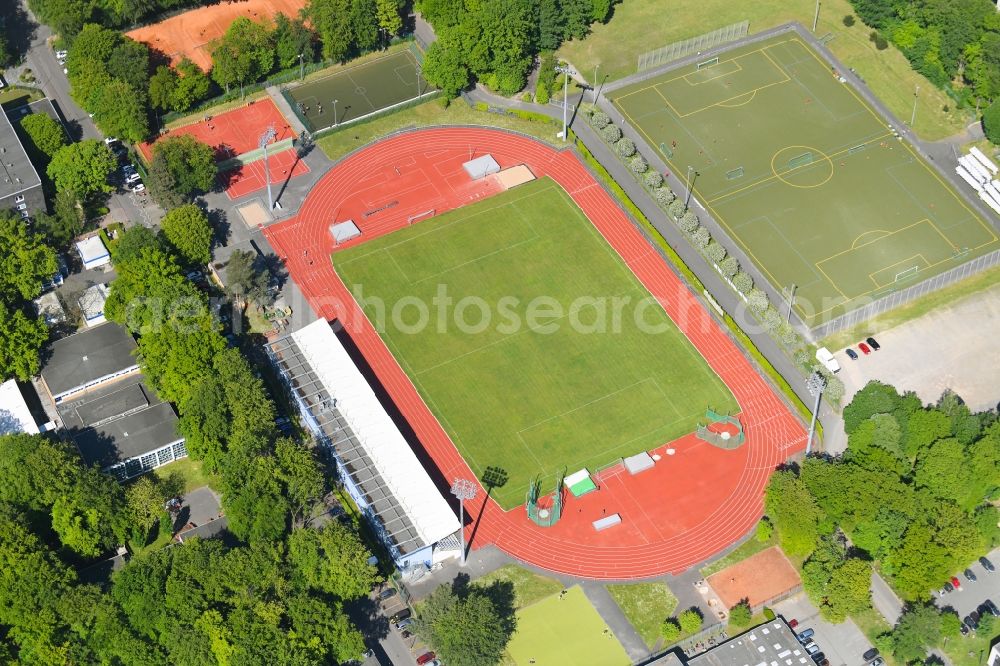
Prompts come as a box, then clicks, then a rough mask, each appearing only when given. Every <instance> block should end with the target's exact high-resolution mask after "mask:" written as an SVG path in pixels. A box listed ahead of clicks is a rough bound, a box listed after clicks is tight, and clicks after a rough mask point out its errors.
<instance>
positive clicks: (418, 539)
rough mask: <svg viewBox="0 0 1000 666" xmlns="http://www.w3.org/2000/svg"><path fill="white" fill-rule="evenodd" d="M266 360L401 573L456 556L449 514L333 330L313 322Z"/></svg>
mask: <svg viewBox="0 0 1000 666" xmlns="http://www.w3.org/2000/svg"><path fill="white" fill-rule="evenodd" d="M268 353H269V354H270V356H271V358H272V360H273V361H274V363H275V365H276V366H277V367H278V369H279V371H280V372H281V375H282V377H283V378H284V380H285V382H286V385H287V387H288V389H289V391H290V393H291V395H292V398H293V399H294V401H295V403H296V404H297V405H298V407H299V412H300V414H301V416H302V419H303V421H304V423H305V424H306V425H307V426H308V428H309V429H310V431H312V433H313V434H314V435H315V436H316V438H317V440H318V441H319V442H320V443H321V444H322V445H323V446H325V447H327V448H328V450H329V451H330V452H331V453H332V455H333V457H334V459H335V460H336V463H337V467H338V468H339V471H340V473H341V478H342V479H343V483H344V487H345V489H346V490H347V491H348V493H350V495H351V497H353V498H354V500H355V501H356V502H357V503H358V506H359V507H360V508H361V510H362V512H363V513H364V514H365V516H366V517H367V518H368V520H369V522H370V523H371V524H372V526H373V528H374V530H375V532H376V533H377V534H378V535H379V537H380V538H381V540H382V542H383V543H384V544H385V546H386V548H387V549H388V550H389V552H390V554H391V555H392V558H393V560H394V561H395V563H396V565H397V566H398V567H399V568H400V569H401V570H403V571H404V572H406V571H409V570H413V569H414V568H418V567H420V566H430V565H432V564H434V563H436V562H439V561H441V560H444V559H450V558H453V557H457V556H459V554H460V552H461V545H460V542H459V539H458V536H457V533H458V530H459V528H460V527H461V526H460V525H459V522H458V519H457V518H456V516H455V512H454V511H453V510H452V509H451V507H450V506H449V505H448V502H447V501H446V500H445V498H444V496H443V495H442V494H441V491H440V490H438V487H437V486H436V485H435V484H434V481H433V480H432V479H431V477H430V475H429V474H428V472H427V470H426V469H424V467H423V466H422V464H421V462H420V460H418V458H417V456H416V454H415V453H414V452H413V449H411V448H410V444H409V443H408V442H407V440H406V438H405V437H404V436H403V434H402V432H400V430H399V428H398V427H397V426H396V424H395V422H394V421H393V419H392V417H390V416H389V414H388V412H387V411H386V409H385V407H383V405H382V403H381V402H379V399H378V397H377V396H376V395H375V391H374V390H373V389H372V387H371V385H370V384H369V383H368V380H367V379H366V378H365V376H364V375H363V374H362V372H361V370H359V369H358V366H357V365H355V363H354V361H353V360H352V358H351V356H350V354H349V353H348V351H347V349H346V348H345V347H344V345H343V343H342V342H341V341H340V339H338V337H337V335H336V334H335V333H334V332H333V329H332V328H331V324H330V323H329V322H327V321H326V320H325V319H318V320H316V321H315V322H313V323H312V324H309V325H308V326H306V327H304V328H302V329H299V330H298V331H296V332H294V333H292V334H290V335H287V336H284V337H282V338H279V339H278V340H275V341H274V342H272V343H270V345H269V346H268Z"/></svg>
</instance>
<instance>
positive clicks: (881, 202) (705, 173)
mask: <svg viewBox="0 0 1000 666" xmlns="http://www.w3.org/2000/svg"><path fill="white" fill-rule="evenodd" d="M611 97H612V98H613V102H614V105H615V107H616V108H617V109H618V110H620V111H621V113H622V115H623V117H624V119H625V121H626V122H628V123H630V124H631V125H632V126H633V127H635V128H636V129H638V131H639V132H640V133H641V134H642V135H643V136H644V137H645V139H646V141H647V142H648V143H649V145H650V146H652V147H653V148H654V149H656V150H659V151H660V153H661V154H662V156H663V158H664V159H665V160H666V161H667V163H668V164H669V165H670V167H671V170H672V171H673V172H674V173H676V174H677V176H679V177H681V178H682V179H683V178H685V177H686V175H687V174H688V173H689V169H690V170H691V171H693V172H694V173H693V176H692V178H693V180H694V183H693V189H694V193H695V196H696V199H697V201H698V202H700V203H701V204H704V206H705V207H706V208H707V209H708V210H709V211H710V212H711V213H712V215H713V217H715V219H716V220H718V221H719V222H720V224H722V225H723V226H724V227H725V228H726V230H727V232H728V234H729V236H730V237H731V238H732V239H733V240H734V241H735V242H737V243H738V244H739V245H740V246H741V247H742V249H743V250H744V251H745V252H746V253H747V255H749V256H750V257H751V258H752V259H753V261H754V262H755V263H756V264H757V266H758V267H759V268H760V269H762V270H763V272H764V273H765V274H766V275H767V276H768V277H769V279H770V281H771V283H772V284H773V285H774V287H775V288H776V289H790V288H792V286H793V285H794V286H795V287H796V306H795V307H796V311H797V312H798V314H799V316H800V317H801V318H802V320H803V321H804V322H806V323H807V324H809V325H810V326H816V325H818V324H821V323H823V322H825V321H829V320H830V319H832V318H834V317H836V316H838V315H840V314H843V313H845V312H848V311H850V310H853V309H855V308H857V307H859V306H861V305H863V304H864V303H866V302H867V301H868V300H870V299H874V298H878V297H880V296H883V295H885V294H888V293H890V292H892V291H894V290H896V289H899V288H901V287H905V286H908V285H910V284H913V283H914V282H916V281H919V280H922V279H925V278H927V277H931V276H933V275H936V274H938V273H941V272H943V271H945V270H948V269H949V268H953V267H955V266H958V265H960V264H962V263H964V262H966V261H969V260H970V259H973V258H975V257H976V256H979V255H982V254H985V253H987V252H989V251H991V250H994V249H997V248H998V247H1000V242H998V239H997V235H996V233H995V232H994V230H993V229H992V228H991V227H990V225H989V223H988V222H987V221H986V220H985V219H984V218H983V217H982V216H981V215H980V213H979V212H978V211H976V210H974V209H973V208H972V207H971V206H970V205H969V204H968V203H967V202H966V201H965V200H964V199H963V198H962V197H961V196H960V195H959V194H958V193H957V192H956V191H955V190H954V189H953V188H952V186H951V185H950V184H949V183H948V182H946V181H945V180H944V179H942V178H941V177H940V176H939V174H938V173H937V172H936V171H935V170H934V169H932V168H931V167H930V165H929V164H927V163H926V162H925V161H924V159H923V158H922V157H921V156H920V155H918V154H917V153H916V152H914V150H913V149H912V148H911V147H910V145H909V144H908V143H907V142H906V141H904V140H901V139H900V138H899V137H898V136H896V135H895V133H894V129H893V127H891V126H889V125H887V124H886V122H885V121H884V120H883V119H882V117H881V116H879V115H878V114H877V113H876V112H875V111H874V110H873V109H872V108H871V107H870V106H869V105H868V104H867V103H866V102H865V101H864V100H863V99H862V98H861V96H860V95H859V94H858V93H857V92H856V91H855V90H853V89H852V88H851V86H850V84H849V83H848V82H846V81H845V80H841V77H840V75H839V73H838V72H837V71H836V70H835V69H834V68H832V67H831V65H830V64H828V63H827V62H826V61H824V60H822V59H821V58H820V56H819V55H818V54H817V53H815V52H814V51H813V50H812V49H811V48H810V47H809V45H808V44H806V43H805V42H804V41H803V40H802V39H801V38H800V37H799V36H798V34H797V33H795V32H787V33H784V34H781V35H778V36H776V37H773V38H771V39H768V40H765V41H762V42H757V43H753V44H749V45H745V46H741V47H738V48H735V49H732V50H730V51H727V52H725V53H723V54H721V55H720V56H719V57H717V58H711V59H707V60H705V61H704V62H701V63H698V64H695V65H688V66H685V67H680V68H677V69H675V70H672V71H669V72H667V73H665V74H662V75H659V76H657V77H654V78H651V79H649V80H646V81H642V82H640V83H637V84H633V85H631V86H628V87H625V88H622V89H621V90H618V91H615V92H614V93H612V94H611Z"/></svg>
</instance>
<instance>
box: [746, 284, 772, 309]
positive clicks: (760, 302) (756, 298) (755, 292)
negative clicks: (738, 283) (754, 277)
mask: <svg viewBox="0 0 1000 666" xmlns="http://www.w3.org/2000/svg"><path fill="white" fill-rule="evenodd" d="M767 306H768V301H767V294H765V293H764V290H762V289H757V288H756V287H755V288H753V289H751V290H750V292H749V293H748V294H747V307H748V308H750V309H751V310H752V311H753V312H756V313H757V314H762V313H763V312H764V310H766V309H767Z"/></svg>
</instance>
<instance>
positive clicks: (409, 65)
mask: <svg viewBox="0 0 1000 666" xmlns="http://www.w3.org/2000/svg"><path fill="white" fill-rule="evenodd" d="M417 65H418V63H417V59H416V57H415V56H414V55H413V53H412V52H410V51H409V50H408V49H400V50H398V51H394V52H392V53H389V54H386V55H385V56H383V57H381V58H375V59H374V60H369V61H367V62H363V63H361V64H359V65H355V66H354V67H348V68H346V69H341V70H338V71H337V72H336V73H334V74H331V75H330V76H327V77H325V78H322V79H316V80H315V81H310V82H309V83H306V84H303V85H301V86H297V87H295V88H290V89H288V90H287V95H288V96H289V97H290V98H291V103H292V104H293V106H296V107H298V109H297V110H298V111H299V115H300V117H303V118H305V120H306V123H307V125H308V128H309V131H310V132H316V131H318V130H321V129H325V128H327V127H331V126H333V125H335V124H338V123H339V124H341V125H342V124H344V123H349V122H351V121H352V120H356V119H358V118H361V117H363V116H367V115H369V114H371V113H375V112H377V111H381V110H382V109H386V108H389V107H391V106H394V105H396V104H401V103H403V102H406V101H409V100H412V99H415V98H416V97H417V95H418V81H419V94H420V95H425V94H427V93H428V92H430V91H431V90H432V89H431V87H430V86H429V85H428V83H427V82H426V81H424V80H423V78H422V77H418V76H417ZM333 100H337V117H336V119H335V118H334V116H333V107H334V104H333Z"/></svg>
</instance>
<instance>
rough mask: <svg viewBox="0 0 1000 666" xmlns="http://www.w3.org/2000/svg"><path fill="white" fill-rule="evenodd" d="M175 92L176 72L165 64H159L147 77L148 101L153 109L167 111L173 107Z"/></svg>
mask: <svg viewBox="0 0 1000 666" xmlns="http://www.w3.org/2000/svg"><path fill="white" fill-rule="evenodd" d="M176 94H177V72H175V71H174V70H173V69H171V68H170V67H168V66H167V65H160V66H159V67H157V68H156V73H155V74H153V76H151V77H149V103H150V104H151V105H152V106H153V108H154V109H160V110H161V111H169V110H171V109H173V108H174V97H175V95H176Z"/></svg>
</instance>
